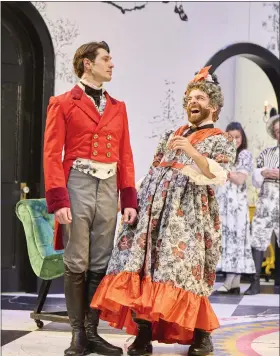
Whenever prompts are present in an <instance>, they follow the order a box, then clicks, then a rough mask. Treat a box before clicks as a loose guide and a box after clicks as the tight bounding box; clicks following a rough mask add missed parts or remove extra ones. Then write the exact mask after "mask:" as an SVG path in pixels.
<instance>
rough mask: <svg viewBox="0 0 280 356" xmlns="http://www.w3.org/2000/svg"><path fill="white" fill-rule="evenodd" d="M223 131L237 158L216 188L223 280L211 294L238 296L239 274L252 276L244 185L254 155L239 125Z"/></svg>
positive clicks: (236, 123)
mask: <svg viewBox="0 0 280 356" xmlns="http://www.w3.org/2000/svg"><path fill="white" fill-rule="evenodd" d="M226 131H227V132H228V133H229V134H230V135H231V136H232V137H233V138H234V139H235V142H236V146H237V155H236V161H235V165H234V167H233V169H232V171H231V173H230V175H229V180H228V182H227V183H226V184H225V185H223V186H221V187H217V199H218V202H219V206H220V214H221V220H222V256H221V269H222V271H223V272H226V280H225V282H224V284H223V285H222V286H221V287H220V288H219V289H218V290H216V291H215V292H214V294H240V277H241V274H242V273H249V274H252V273H255V264H254V260H253V257H252V250H251V238H250V220H249V208H248V196H247V184H246V180H247V178H248V176H249V175H250V174H251V173H252V170H253V156H252V154H251V152H249V151H248V150H247V137H246V134H245V132H244V130H243V128H242V126H241V124H240V123H239V122H232V123H230V124H229V125H228V126H227V128H226Z"/></svg>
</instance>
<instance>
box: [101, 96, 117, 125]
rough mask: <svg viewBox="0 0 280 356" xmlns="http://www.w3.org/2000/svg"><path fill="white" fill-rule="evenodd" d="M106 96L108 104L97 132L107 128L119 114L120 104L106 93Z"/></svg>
mask: <svg viewBox="0 0 280 356" xmlns="http://www.w3.org/2000/svg"><path fill="white" fill-rule="evenodd" d="M105 96H106V99H107V102H106V106H105V110H104V113H103V115H102V117H101V120H100V121H99V124H98V127H97V130H99V129H101V128H102V127H104V126H106V125H107V124H108V123H109V122H110V121H111V120H112V119H113V118H114V117H115V116H116V115H117V113H118V112H119V105H118V102H117V101H116V100H115V99H113V98H111V97H110V95H109V94H108V93H107V92H106V93H105Z"/></svg>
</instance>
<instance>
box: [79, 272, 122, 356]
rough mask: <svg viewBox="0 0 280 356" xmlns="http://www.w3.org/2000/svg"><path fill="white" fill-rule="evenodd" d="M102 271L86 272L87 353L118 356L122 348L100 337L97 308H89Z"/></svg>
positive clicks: (102, 275)
mask: <svg viewBox="0 0 280 356" xmlns="http://www.w3.org/2000/svg"><path fill="white" fill-rule="evenodd" d="M104 275H105V274H104V273H95V272H92V271H88V272H87V312H86V314H87V323H86V334H87V339H88V347H87V353H96V354H98V355H108V356H120V355H122V354H123V350H122V349H121V348H120V347H117V346H114V345H111V344H110V343H109V342H107V341H106V340H104V339H102V337H101V336H99V335H98V333H97V327H98V324H99V313H100V312H99V310H97V309H92V308H90V303H91V301H92V298H93V295H94V294H95V292H96V289H97V287H98V286H99V284H100V282H101V280H102V278H103V277H104Z"/></svg>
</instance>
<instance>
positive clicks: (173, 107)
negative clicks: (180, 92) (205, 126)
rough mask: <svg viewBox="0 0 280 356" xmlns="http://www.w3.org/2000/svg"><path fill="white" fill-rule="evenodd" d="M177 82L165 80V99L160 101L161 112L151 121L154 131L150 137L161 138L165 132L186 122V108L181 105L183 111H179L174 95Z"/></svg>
mask: <svg viewBox="0 0 280 356" xmlns="http://www.w3.org/2000/svg"><path fill="white" fill-rule="evenodd" d="M174 84H175V82H173V81H169V80H165V83H164V85H165V87H166V90H165V96H164V99H163V100H161V101H160V104H161V110H162V112H161V114H160V115H155V116H154V117H153V119H152V120H151V121H150V124H151V126H152V133H151V135H150V136H149V138H159V137H160V136H161V135H162V134H163V133H164V132H166V131H168V130H171V129H176V128H177V127H179V126H181V125H183V124H184V110H183V106H182V105H181V108H182V109H181V111H180V112H178V111H177V107H178V105H177V103H176V101H175V97H174V90H173V85H174Z"/></svg>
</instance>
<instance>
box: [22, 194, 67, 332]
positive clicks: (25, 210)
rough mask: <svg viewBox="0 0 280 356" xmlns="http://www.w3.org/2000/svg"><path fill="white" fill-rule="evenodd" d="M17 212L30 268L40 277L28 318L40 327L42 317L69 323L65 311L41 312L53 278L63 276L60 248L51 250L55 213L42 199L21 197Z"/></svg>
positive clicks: (41, 325)
mask: <svg viewBox="0 0 280 356" xmlns="http://www.w3.org/2000/svg"><path fill="white" fill-rule="evenodd" d="M16 214H17V217H18V218H19V220H20V221H21V222H22V224H23V228H24V232H25V237H26V242H27V250H28V256H29V259H30V263H31V266H32V269H33V271H34V273H35V274H36V276H37V277H39V278H41V279H42V283H41V286H40V290H39V294H38V299H37V303H36V307H35V310H34V312H32V313H31V314H30V317H31V318H32V319H34V320H35V322H36V324H37V326H38V327H39V328H42V327H43V325H44V324H43V322H42V321H41V319H42V320H50V321H56V322H69V320H68V316H67V313H66V312H59V313H47V312H41V311H42V309H43V306H44V303H45V300H46V297H47V294H48V291H49V288H50V286H51V282H52V280H53V279H55V278H58V277H60V276H62V275H63V273H64V267H63V252H64V251H63V250H61V251H55V250H54V249H53V230H54V216H53V215H52V214H48V212H47V206H46V200H45V199H26V200H21V201H19V202H18V203H17V205H16Z"/></svg>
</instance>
